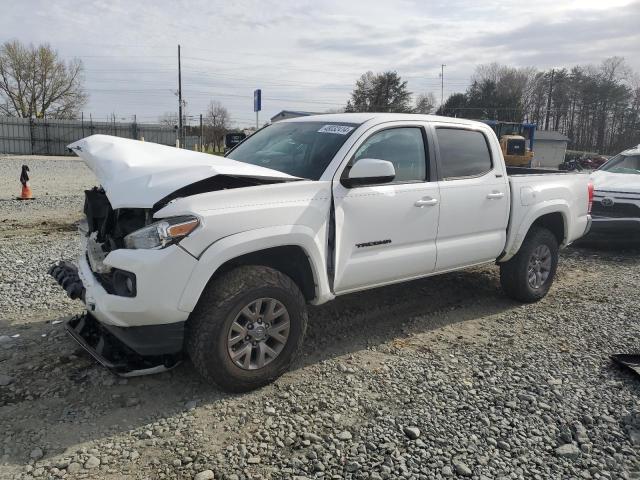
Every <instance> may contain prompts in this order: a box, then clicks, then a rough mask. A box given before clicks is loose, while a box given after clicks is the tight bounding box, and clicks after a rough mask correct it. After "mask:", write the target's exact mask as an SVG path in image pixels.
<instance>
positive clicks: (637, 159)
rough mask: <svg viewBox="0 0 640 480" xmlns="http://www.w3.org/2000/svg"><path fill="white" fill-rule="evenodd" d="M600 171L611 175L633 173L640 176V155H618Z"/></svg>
mask: <svg viewBox="0 0 640 480" xmlns="http://www.w3.org/2000/svg"><path fill="white" fill-rule="evenodd" d="M599 170H604V171H606V172H611V173H632V174H635V175H640V155H623V154H622V153H620V154H618V155H616V156H615V157H613V158H612V159H611V160H609V161H608V162H607V163H605V164H604V165H603V166H602V167H600V169H599Z"/></svg>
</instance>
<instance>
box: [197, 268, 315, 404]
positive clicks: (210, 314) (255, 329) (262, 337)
mask: <svg viewBox="0 0 640 480" xmlns="http://www.w3.org/2000/svg"><path fill="white" fill-rule="evenodd" d="M306 327H307V309H306V304H305V299H304V297H303V295H302V292H301V291H300V289H299V288H298V286H297V285H296V284H295V283H294V282H293V280H291V278H289V277H288V276H287V275H284V274H283V273H281V272H279V271H278V270H275V269H273V268H269V267H263V266H241V267H238V268H235V269H234V270H231V271H229V272H226V273H224V274H222V275H221V276H220V277H219V278H217V279H216V280H215V281H213V282H212V283H210V284H209V285H208V286H207V288H206V289H205V290H204V292H203V293H202V296H201V297H200V300H199V301H198V305H197V306H196V308H195V309H194V311H193V313H192V314H191V317H190V319H189V324H188V331H187V344H186V347H187V352H188V353H189V356H190V357H191V361H192V363H193V365H194V366H195V368H196V370H197V371H198V372H199V373H200V374H201V375H202V376H203V377H204V378H205V379H206V380H208V381H210V382H213V383H215V384H217V385H219V386H220V387H221V388H223V389H224V390H227V391H230V392H246V391H249V390H253V389H256V388H259V387H262V386H264V385H266V384H268V383H270V382H272V381H274V380H275V379H276V378H278V377H279V376H280V375H282V374H283V373H284V372H285V371H287V370H288V369H289V367H290V366H291V364H292V363H293V361H294V360H295V358H296V357H297V355H298V353H299V351H300V348H301V347H302V341H303V339H304V333H305V330H306Z"/></svg>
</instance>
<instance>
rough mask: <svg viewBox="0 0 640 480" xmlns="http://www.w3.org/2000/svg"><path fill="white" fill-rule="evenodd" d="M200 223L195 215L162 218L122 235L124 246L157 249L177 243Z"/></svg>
mask: <svg viewBox="0 0 640 480" xmlns="http://www.w3.org/2000/svg"><path fill="white" fill-rule="evenodd" d="M198 225H200V220H199V219H198V218H197V217H192V216H183V217H171V218H164V219H162V220H160V221H158V222H155V223H152V224H151V225H147V226H146V227H144V228H141V229H140V230H136V231H135V232H133V233H130V234H129V235H127V236H126V237H124V246H125V247H126V248H134V249H137V248H144V249H159V248H165V247H168V246H169V245H172V244H174V243H178V242H179V241H180V240H182V239H183V238H184V237H186V236H187V235H189V234H190V233H191V232H192V231H193V230H195V228H196V227H197V226H198Z"/></svg>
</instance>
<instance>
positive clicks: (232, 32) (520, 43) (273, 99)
mask: <svg viewBox="0 0 640 480" xmlns="http://www.w3.org/2000/svg"><path fill="white" fill-rule="evenodd" d="M2 8H3V14H2V16H0V40H2V41H5V40H11V39H19V40H21V41H23V42H27V43H34V44H38V43H41V42H49V43H50V44H51V45H52V46H53V47H54V48H56V49H57V50H58V52H59V53H60V55H61V56H62V57H63V58H67V59H70V58H73V57H79V58H81V59H82V61H83V62H84V66H85V79H86V87H87V90H88V93H89V102H88V104H87V105H86V107H85V109H84V110H85V115H88V114H89V113H91V114H92V115H93V117H94V118H106V117H107V116H109V115H110V114H111V113H115V114H116V116H117V118H125V119H130V118H132V116H133V114H136V115H137V118H138V121H154V120H156V119H157V117H158V116H159V115H160V114H162V113H163V112H166V111H175V110H176V106H177V99H176V97H175V96H174V92H175V90H176V89H177V45H178V44H181V46H182V75H183V96H184V99H185V100H186V101H187V112H188V113H189V114H190V115H193V116H194V117H196V116H197V115H198V114H199V113H203V112H204V111H205V110H206V105H207V104H208V103H209V101H210V100H211V99H215V100H218V101H220V102H222V103H223V104H224V105H225V106H227V108H228V109H229V111H230V113H231V116H232V119H233V120H234V122H235V123H236V124H238V125H251V124H252V123H254V122H255V116H254V113H253V103H252V102H253V90H254V89H255V88H258V87H260V88H262V90H263V97H264V100H263V111H262V112H261V114H260V115H261V123H263V121H264V120H266V119H268V118H269V117H270V116H272V115H274V114H275V113H277V112H278V111H280V110H282V109H288V110H306V111H318V112H322V111H326V110H328V109H331V108H339V107H341V106H344V104H345V103H346V100H347V99H348V97H349V93H350V91H351V89H352V87H353V84H354V82H355V80H356V79H357V78H358V77H359V76H360V75H361V74H362V73H363V72H365V71H367V70H372V71H374V72H379V71H384V70H397V71H398V73H399V74H400V75H401V76H402V77H403V78H404V79H406V80H408V82H409V89H410V91H411V92H413V93H422V92H429V91H431V92H433V93H434V94H435V95H436V97H437V98H438V99H439V98H440V79H439V77H438V75H439V73H440V65H441V64H443V63H444V64H446V65H447V66H446V67H445V77H444V80H445V82H444V83H445V88H444V94H445V98H446V96H447V95H448V94H449V93H452V92H457V91H464V90H465V89H466V87H467V85H468V82H469V76H470V75H471V74H472V73H473V70H474V69H475V67H476V65H478V64H481V63H489V62H493V61H498V62H501V63H505V64H509V65H513V66H534V67H537V68H540V69H545V68H550V67H562V66H568V67H570V66H572V65H575V64H584V63H593V64H599V63H600V62H601V61H602V60H603V59H604V58H606V57H609V56H613V55H619V56H623V57H625V58H626V60H627V62H628V64H629V65H630V66H631V67H632V68H633V69H634V70H635V71H636V72H640V28H639V25H640V2H638V1H635V2H633V1H627V0H580V1H558V0H536V1H535V2H523V1H522V0H520V1H517V2H516V1H514V2H511V1H508V0H483V1H482V2H479V1H475V0H433V1H431V0H387V1H384V2H382V1H371V0H351V1H345V0H342V1H338V0H295V1H294V0H289V1H285V0H281V1H277V2H276V1H270V0H234V1H227V2H224V1H217V0H192V1H186V0H171V1H168V0H155V1H138V0H136V1H132V0H55V1H52V0H39V1H36V0H20V1H5V2H3V6H2Z"/></svg>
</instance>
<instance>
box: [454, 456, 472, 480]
mask: <svg viewBox="0 0 640 480" xmlns="http://www.w3.org/2000/svg"><path fill="white" fill-rule="evenodd" d="M453 467H454V468H455V469H456V473H457V474H458V475H462V476H463V477H470V476H471V475H472V474H473V472H472V471H471V469H470V468H469V467H468V466H467V464H466V463H464V462H463V461H462V460H459V459H454V460H453Z"/></svg>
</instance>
